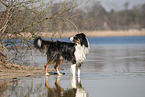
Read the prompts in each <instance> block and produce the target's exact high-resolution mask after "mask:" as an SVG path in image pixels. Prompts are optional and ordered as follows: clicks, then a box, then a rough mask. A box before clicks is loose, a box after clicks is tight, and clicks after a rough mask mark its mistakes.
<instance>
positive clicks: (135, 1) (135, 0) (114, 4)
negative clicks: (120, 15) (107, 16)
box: [99, 0, 145, 10]
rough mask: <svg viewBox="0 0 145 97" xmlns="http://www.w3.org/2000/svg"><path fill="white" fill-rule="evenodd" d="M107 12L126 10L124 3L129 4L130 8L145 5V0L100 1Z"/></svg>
mask: <svg viewBox="0 0 145 97" xmlns="http://www.w3.org/2000/svg"><path fill="white" fill-rule="evenodd" d="M99 1H101V4H102V5H103V6H104V7H105V9H106V10H110V9H111V8H113V9H116V10H119V9H123V8H124V5H123V4H124V3H126V2H129V6H128V7H129V8H132V7H133V6H135V5H141V4H145V0H99Z"/></svg>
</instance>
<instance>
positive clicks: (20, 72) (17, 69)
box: [0, 63, 54, 83]
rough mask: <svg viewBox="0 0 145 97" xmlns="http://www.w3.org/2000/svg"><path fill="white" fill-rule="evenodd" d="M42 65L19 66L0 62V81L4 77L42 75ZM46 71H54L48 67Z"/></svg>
mask: <svg viewBox="0 0 145 97" xmlns="http://www.w3.org/2000/svg"><path fill="white" fill-rule="evenodd" d="M44 71H45V70H44V68H43V67H32V66H21V65H16V64H11V63H6V64H5V66H4V64H0V83H1V82H2V81H3V80H4V79H13V78H19V77H27V76H35V75H44V74H45V72H44ZM48 71H50V72H51V71H54V69H52V68H49V69H48Z"/></svg>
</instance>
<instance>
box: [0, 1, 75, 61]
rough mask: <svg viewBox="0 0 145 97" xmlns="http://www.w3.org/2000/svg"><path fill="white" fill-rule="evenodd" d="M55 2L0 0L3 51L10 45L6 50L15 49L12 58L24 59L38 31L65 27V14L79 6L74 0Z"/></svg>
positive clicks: (0, 38) (0, 32)
mask: <svg viewBox="0 0 145 97" xmlns="http://www.w3.org/2000/svg"><path fill="white" fill-rule="evenodd" d="M56 4H57V3H56V1H54V0H49V1H46V0H25V1H23V0H22V1H21V0H18V1H17V0H16V1H13V0H0V5H2V6H1V10H0V47H1V51H3V50H7V49H8V50H7V54H8V52H9V51H11V50H13V57H11V58H10V59H9V60H12V61H13V60H18V59H22V57H23V56H25V54H26V53H27V52H29V51H30V50H31V48H32V41H30V40H33V38H34V37H36V36H37V35H38V33H39V32H41V31H47V32H49V31H53V30H54V29H55V28H57V29H56V30H58V31H59V30H60V29H62V27H61V26H62V25H63V22H66V20H67V19H66V18H65V17H63V15H64V14H65V13H66V12H70V11H71V10H73V9H74V8H75V7H76V6H77V5H76V2H75V1H74V0H64V1H63V2H59V3H58V5H59V6H57V5H56ZM54 7H56V8H54ZM54 34H55V33H54ZM24 48H25V51H23V50H22V49H24ZM1 53H3V52H1ZM3 55H5V53H3Z"/></svg>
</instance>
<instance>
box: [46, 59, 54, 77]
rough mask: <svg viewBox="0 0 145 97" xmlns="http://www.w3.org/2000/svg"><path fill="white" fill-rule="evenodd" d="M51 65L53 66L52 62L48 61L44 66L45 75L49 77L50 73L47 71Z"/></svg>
mask: <svg viewBox="0 0 145 97" xmlns="http://www.w3.org/2000/svg"><path fill="white" fill-rule="evenodd" d="M51 64H52V61H51V60H48V61H47V63H46V64H45V65H44V67H45V75H49V73H48V72H47V69H48V67H49V65H51Z"/></svg>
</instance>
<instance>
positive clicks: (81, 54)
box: [75, 44, 89, 64]
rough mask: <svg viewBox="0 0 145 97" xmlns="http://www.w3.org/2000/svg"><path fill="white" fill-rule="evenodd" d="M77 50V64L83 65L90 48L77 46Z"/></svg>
mask: <svg viewBox="0 0 145 97" xmlns="http://www.w3.org/2000/svg"><path fill="white" fill-rule="evenodd" d="M75 49H76V50H75V58H76V61H77V64H81V63H82V62H84V61H85V59H86V57H87V56H86V55H87V54H88V51H89V48H88V47H85V46H84V45H83V46H81V45H80V44H77V46H75Z"/></svg>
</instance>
